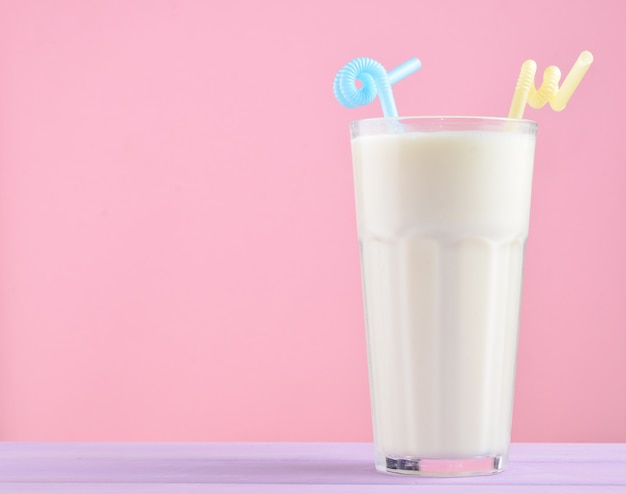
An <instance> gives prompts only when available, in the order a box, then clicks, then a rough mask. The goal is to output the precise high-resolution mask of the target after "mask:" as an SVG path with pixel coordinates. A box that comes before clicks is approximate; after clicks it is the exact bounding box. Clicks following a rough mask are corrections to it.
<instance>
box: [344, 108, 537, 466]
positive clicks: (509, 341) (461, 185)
mask: <svg viewBox="0 0 626 494" xmlns="http://www.w3.org/2000/svg"><path fill="white" fill-rule="evenodd" d="M536 127H537V125H536V123H535V122H532V121H529V120H520V119H505V118H486V117H411V118H381V119H371V120H360V121H356V122H353V123H352V128H351V131H352V156H353V166H354V183H355V193H356V211H357V226H358V235H359V244H360V252H361V271H362V281H363V297H364V307H365V320H366V334H367V347H368V363H369V379H370V392H371V403H372V416H373V426H374V442H375V448H376V468H377V469H378V470H381V471H386V472H394V473H404V474H413V475H428V476H466V475H485V474H491V473H496V472H500V471H502V470H504V469H505V468H506V466H507V460H508V449H509V443H510V434H511V422H512V409H513V388H514V380H515V361H516V353H517V335H518V324H519V312H520V295H521V287H522V269H523V261H524V245H525V242H526V238H527V235H528V220H529V212H530V196H531V183H532V173H533V158H534V150H535V134H536Z"/></svg>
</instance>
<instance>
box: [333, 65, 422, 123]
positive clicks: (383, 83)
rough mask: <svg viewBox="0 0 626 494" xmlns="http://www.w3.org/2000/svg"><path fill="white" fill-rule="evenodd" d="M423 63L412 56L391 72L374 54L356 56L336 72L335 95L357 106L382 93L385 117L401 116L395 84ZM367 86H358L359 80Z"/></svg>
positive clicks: (367, 102)
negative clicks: (364, 56) (395, 99)
mask: <svg viewBox="0 0 626 494" xmlns="http://www.w3.org/2000/svg"><path fill="white" fill-rule="evenodd" d="M421 67H422V62H420V61H419V59H417V58H411V59H410V60H407V61H406V62H404V63H403V64H401V65H399V66H398V67H396V68H395V69H392V70H390V71H389V73H387V71H386V70H385V68H384V67H383V66H382V65H381V64H380V63H378V62H377V61H376V60H372V59H371V58H355V59H354V60H352V61H351V62H349V63H348V64H346V65H345V66H344V67H343V68H341V70H339V72H337V75H336V76H335V82H334V92H335V98H337V101H339V103H341V104H342V105H343V106H345V107H347V108H356V107H357V106H363V105H367V104H369V103H371V102H372V101H373V100H374V99H375V98H376V95H378V97H379V99H380V104H381V106H382V108H383V115H384V116H385V117H397V116H398V110H397V108H396V102H395V101H394V99H393V93H392V91H391V85H392V84H395V83H396V82H398V81H400V80H402V79H404V78H405V77H406V76H407V75H409V74H412V73H413V72H415V71H416V70H419V69H420V68H421ZM357 79H358V80H359V81H361V83H362V84H363V87H361V88H360V89H359V88H357V87H356V84H355V82H356V80H357Z"/></svg>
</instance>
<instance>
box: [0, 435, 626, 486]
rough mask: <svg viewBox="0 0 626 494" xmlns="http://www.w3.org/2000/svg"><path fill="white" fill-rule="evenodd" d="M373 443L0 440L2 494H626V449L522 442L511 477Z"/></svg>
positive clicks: (513, 456)
mask: <svg viewBox="0 0 626 494" xmlns="http://www.w3.org/2000/svg"><path fill="white" fill-rule="evenodd" d="M373 455H374V453H373V446H372V445H371V444H367V443H11V442H5V443H0V492H1V493H5V492H6V493H9V492H10V493H43V492H46V493H54V494H57V493H114V494H117V493H139V492H151V493H157V494H160V493H168V494H169V493H180V494H187V493H204V492H217V493H225V494H244V493H245V494H252V493H254V494H267V493H276V494H283V493H284V494H286V493H289V494H311V493H322V492H323V493H332V494H335V493H353V492H354V493H363V494H372V493H376V494H378V493H391V494H394V493H409V492H410V493H420V492H424V493H426V492H427V493H434V494H446V493H455V494H456V493H458V494H460V493H463V494H477V493H485V494H490V493H496V492H497V493H522V492H524V493H526V492H528V493H540V494H541V493H549V494H556V493H568V494H571V493H574V494H576V493H579V492H594V493H600V494H604V493H626V444H513V445H512V446H511V454H510V464H509V468H508V469H507V471H505V472H503V473H500V474H498V475H493V476H487V477H471V478H458V479H440V478H418V477H411V476H399V475H391V474H385V473H380V472H377V471H376V470H375V469H374V460H373Z"/></svg>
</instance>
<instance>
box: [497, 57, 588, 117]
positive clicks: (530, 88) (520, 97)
mask: <svg viewBox="0 0 626 494" xmlns="http://www.w3.org/2000/svg"><path fill="white" fill-rule="evenodd" d="M592 62H593V55H592V54H591V53H590V52H588V51H583V52H582V53H581V54H580V55H579V56H578V58H577V59H576V62H575V63H574V65H573V66H572V68H571V69H570V71H569V73H568V74H567V76H566V77H565V80H564V81H563V85H562V86H561V87H560V88H559V79H560V78H561V71H560V70H559V68H558V67H555V66H554V65H551V66H550V67H548V68H547V69H546V70H545V72H544V73H543V81H542V82H541V86H540V87H539V89H536V88H535V72H536V71H537V64H536V63H535V61H534V60H526V61H525V62H524V63H523V64H522V68H521V70H520V74H519V77H518V79H517V84H516V86H515V93H514V94H513V101H511V108H510V109H509V118H522V117H523V115H524V109H525V108H526V103H528V104H529V105H530V106H531V107H533V108H535V109H539V108H541V107H543V106H544V105H545V104H546V103H550V107H551V108H552V109H553V110H554V111H561V110H563V109H564V108H565V106H566V105H567V102H568V101H569V99H570V98H571V97H572V94H574V91H575V90H576V88H577V87H578V85H579V84H580V81H581V80H582V78H583V76H584V75H585V73H586V72H587V70H588V69H589V66H590V65H591V63H592Z"/></svg>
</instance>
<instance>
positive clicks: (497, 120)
mask: <svg viewBox="0 0 626 494" xmlns="http://www.w3.org/2000/svg"><path fill="white" fill-rule="evenodd" d="M398 120H410V121H413V122H420V121H422V122H425V121H431V122H433V121H451V120H460V121H465V122H470V121H472V122H481V121H482V122H492V123H507V122H511V123H513V122H514V123H518V124H530V125H535V126H536V125H537V122H536V121H535V120H530V119H528V118H509V117H489V116H480V115H407V116H397V117H369V118H361V119H358V120H353V121H352V123H353V124H354V123H357V122H371V123H376V122H380V123H383V122H393V121H398Z"/></svg>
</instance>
